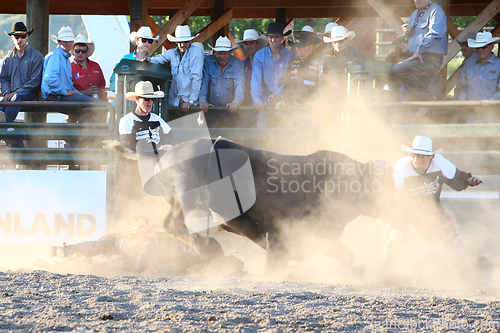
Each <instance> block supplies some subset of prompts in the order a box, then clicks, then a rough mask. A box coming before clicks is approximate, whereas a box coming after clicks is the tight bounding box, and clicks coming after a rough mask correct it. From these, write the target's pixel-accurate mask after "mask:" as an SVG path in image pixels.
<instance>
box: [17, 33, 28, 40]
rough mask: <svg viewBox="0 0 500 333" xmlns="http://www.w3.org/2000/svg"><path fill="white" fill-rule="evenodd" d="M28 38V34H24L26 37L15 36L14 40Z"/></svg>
mask: <svg viewBox="0 0 500 333" xmlns="http://www.w3.org/2000/svg"><path fill="white" fill-rule="evenodd" d="M26 37H28V34H24V35H14V38H15V39H25V38H26Z"/></svg>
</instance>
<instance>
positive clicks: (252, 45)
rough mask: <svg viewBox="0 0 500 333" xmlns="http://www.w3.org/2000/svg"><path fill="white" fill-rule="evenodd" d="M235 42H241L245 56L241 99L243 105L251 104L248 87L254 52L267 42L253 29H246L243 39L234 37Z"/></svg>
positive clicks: (263, 36)
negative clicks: (243, 89)
mask: <svg viewBox="0 0 500 333" xmlns="http://www.w3.org/2000/svg"><path fill="white" fill-rule="evenodd" d="M235 41H236V43H243V47H244V48H245V52H246V54H247V57H246V58H245V60H243V70H244V71H245V98H244V99H243V104H242V105H244V106H250V105H253V100H252V95H251V93H250V89H251V86H252V68H253V59H254V56H255V53H257V51H259V50H260V49H261V48H262V47H263V46H264V45H266V44H267V38H266V36H265V35H260V36H259V33H258V32H257V30H255V29H247V30H245V32H244V33H243V40H241V39H236V40H235Z"/></svg>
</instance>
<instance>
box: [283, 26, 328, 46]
mask: <svg viewBox="0 0 500 333" xmlns="http://www.w3.org/2000/svg"><path fill="white" fill-rule="evenodd" d="M319 43H321V38H319V37H318V35H316V33H315V32H310V31H307V30H294V31H292V36H291V38H290V40H289V41H288V44H290V46H291V47H302V46H306V45H309V44H312V45H318V44H319Z"/></svg>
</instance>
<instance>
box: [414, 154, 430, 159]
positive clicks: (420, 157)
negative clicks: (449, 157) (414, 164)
mask: <svg viewBox="0 0 500 333" xmlns="http://www.w3.org/2000/svg"><path fill="white" fill-rule="evenodd" d="M426 156H429V155H422V154H414V153H412V154H411V157H412V158H415V157H416V158H417V160H421V159H423V158H424V157H426Z"/></svg>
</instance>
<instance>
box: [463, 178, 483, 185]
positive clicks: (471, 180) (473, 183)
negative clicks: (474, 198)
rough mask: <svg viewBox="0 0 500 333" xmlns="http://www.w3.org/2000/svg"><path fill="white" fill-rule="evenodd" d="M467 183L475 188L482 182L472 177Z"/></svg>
mask: <svg viewBox="0 0 500 333" xmlns="http://www.w3.org/2000/svg"><path fill="white" fill-rule="evenodd" d="M467 182H468V183H469V185H470V186H477V185H479V184H482V183H483V181H482V180H481V179H479V178H477V177H474V176H472V177H470V178H469V179H467Z"/></svg>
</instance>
